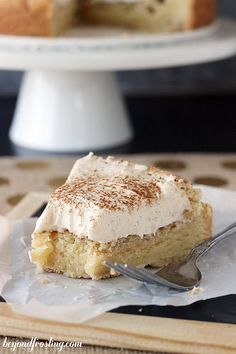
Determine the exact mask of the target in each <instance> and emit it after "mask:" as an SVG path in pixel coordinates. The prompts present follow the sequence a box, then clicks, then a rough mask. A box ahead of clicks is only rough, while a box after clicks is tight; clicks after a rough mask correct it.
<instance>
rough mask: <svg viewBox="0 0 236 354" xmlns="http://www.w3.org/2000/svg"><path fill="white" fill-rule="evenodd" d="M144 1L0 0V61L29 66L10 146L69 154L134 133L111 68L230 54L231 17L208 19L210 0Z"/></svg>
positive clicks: (233, 47)
mask: <svg viewBox="0 0 236 354" xmlns="http://www.w3.org/2000/svg"><path fill="white" fill-rule="evenodd" d="M108 1H110V2H108ZM123 1H124V0H123ZM125 1H128V0H125ZM129 1H131V0H129ZM132 1H133V0H132ZM150 1H151V0H142V1H135V2H132V3H131V2H128V3H126V2H121V1H118V2H116V1H114V3H113V0H106V2H105V1H104V0H103V1H102V0H101V1H100V0H96V1H95V0H94V1H93V2H92V1H91V0H90V1H74V0H67V1H66V0H64V1H63V0H60V1H59V0H58V1H56V0H54V1H52V0H37V1H36V0H34V1H30V0H18V1H11V2H9V1H6V0H0V33H2V34H1V35H0V68H2V69H7V70H26V71H27V72H26V74H25V77H24V80H23V83H22V88H21V91H20V94H19V97H18V103H17V108H16V112H15V117H14V120H13V124H12V127H11V130H10V137H11V140H12V141H13V142H14V143H15V144H16V145H17V146H20V147H24V148H28V149H36V150H44V151H54V152H68V153H70V152H75V151H76V152H79V151H81V152H84V151H88V150H101V149H108V148H112V147H116V146H118V145H121V144H125V143H127V142H129V141H130V139H131V138H132V136H133V133H132V127H131V126H130V123H129V120H128V117H127V113H126V109H125V106H124V104H123V100H122V96H121V94H120V92H119V87H118V85H117V83H116V78H115V75H114V73H113V72H114V71H117V70H127V69H129V70H137V69H147V68H164V67H171V66H179V65H186V64H195V63H202V62H207V61H212V60H218V59H223V58H227V57H229V56H232V55H234V54H235V53H236V40H235V31H236V25H235V23H234V22H232V21H229V20H218V21H216V22H215V23H213V24H211V23H212V21H213V19H214V17H215V0H205V1H202V0H197V1H195V0H166V1H156V0H155V6H154V5H153V6H154V8H153V7H152V6H151V5H150ZM183 4H184V5H183ZM144 7H145V9H146V10H145V13H144ZM118 8H119V11H118V10H117V9H118ZM128 8H129V9H130V11H128V10H127V9H128ZM88 9H90V10H89V14H90V15H91V17H90V16H88ZM101 9H104V11H101ZM105 9H106V11H105ZM138 9H139V10H138ZM142 9H143V10H142ZM154 10H155V11H154ZM95 12H96V15H97V16H95V17H94V15H93V16H92V14H95ZM118 13H120V17H119V18H118V17H117V16H118V15H117V14H118ZM102 14H104V18H103V19H102V17H101V15H102ZM105 14H106V16H105ZM134 14H136V15H135V20H134V17H133V15H134ZM138 14H139V16H138ZM151 17H153V19H154V18H155V20H153V21H151ZM115 18H116V19H115ZM128 18H129V19H128ZM111 19H112V20H111ZM148 19H150V21H149V20H148ZM85 22H86V25H85ZM151 23H152V24H153V25H151ZM97 24H103V25H106V27H103V26H97ZM111 24H112V25H120V27H114V26H111ZM148 24H149V25H150V26H148ZM154 24H155V26H154ZM108 25H109V26H108ZM207 25H208V26H207ZM122 26H123V27H122ZM202 26H203V27H202ZM199 27H200V28H199ZM68 28H69V29H68ZM131 28H133V29H131ZM193 28H194V30H189V29H193ZM140 29H141V30H142V31H140ZM180 30H182V31H180ZM150 31H152V33H150ZM153 32H156V33H153ZM159 32H168V33H159ZM56 35H59V36H57V37H56V38H55V36H56ZM36 36H37V37H36ZM53 36H54V37H53ZM48 37H49V38H48Z"/></svg>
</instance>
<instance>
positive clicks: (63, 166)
mask: <svg viewBox="0 0 236 354" xmlns="http://www.w3.org/2000/svg"><path fill="white" fill-rule="evenodd" d="M122 157H123V158H127V159H129V160H132V161H135V162H140V163H145V164H148V165H156V166H159V167H161V168H165V169H169V170H172V171H173V172H175V173H177V174H179V175H181V176H187V177H189V178H190V180H191V181H192V182H194V183H201V184H207V185H213V186H218V187H224V188H228V189H231V190H236V178H235V177H236V154H148V155H144V154H142V155H129V156H122ZM75 160H76V158H75V157H67V158H61V157H55V158H45V157H43V158H37V159H35V158H33V159H32V158H30V159H28V158H8V157H6V158H0V192H1V193H0V214H6V213H8V212H9V211H10V210H11V208H12V207H13V206H15V205H16V204H17V203H18V202H19V201H20V200H21V199H22V198H23V197H24V196H25V195H26V194H27V193H29V192H31V191H34V192H37V191H39V192H48V193H50V192H52V191H53V190H54V189H55V188H56V187H57V186H58V185H60V184H62V183H63V182H64V181H65V179H66V177H67V175H68V172H69V171H70V169H71V167H72V165H73V162H74V161H75ZM3 339H4V337H2V338H1V339H0V352H2V351H1V349H2V343H3ZM16 340H19V339H16ZM10 352H11V351H10V349H4V353H10ZM17 352H18V353H20V352H21V351H17ZM23 352H24V351H23V350H22V353H23ZM35 352H36V353H39V352H44V353H49V352H50V353H56V352H57V351H56V349H55V350H54V349H52V348H51V349H50V350H49V349H44V350H43V351H42V350H40V349H39V348H38V349H37V350H35ZM63 352H66V353H67V352H71V353H73V352H75V351H74V350H73V349H65V350H64V351H63ZM79 352H80V353H83V354H84V353H109V354H110V353H111V354H116V353H124V354H126V353H134V354H136V353H144V352H143V351H142V352H141V351H130V350H126V349H111V348H105V347H98V346H88V345H87V346H84V347H83V348H82V349H79ZM232 353H233V352H232Z"/></svg>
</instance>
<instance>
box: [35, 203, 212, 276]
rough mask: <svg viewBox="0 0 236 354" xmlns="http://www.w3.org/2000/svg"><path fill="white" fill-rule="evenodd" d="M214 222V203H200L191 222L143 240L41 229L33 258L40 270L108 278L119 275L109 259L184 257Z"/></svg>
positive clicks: (154, 262) (160, 261)
mask: <svg viewBox="0 0 236 354" xmlns="http://www.w3.org/2000/svg"><path fill="white" fill-rule="evenodd" d="M211 224H212V210H211V208H210V206H209V205H207V204H200V206H199V205H198V206H197V205H196V210H195V212H194V213H193V215H192V217H191V218H190V219H189V220H188V221H187V222H184V223H183V222H177V223H173V224H171V225H169V226H166V227H164V228H161V229H159V230H158V231H157V232H156V233H155V235H147V236H145V237H143V239H142V238H140V237H139V236H137V235H130V236H129V237H127V238H121V239H119V240H118V241H116V242H107V243H99V242H95V241H90V240H88V239H79V238H78V237H76V236H75V235H73V234H72V233H70V232H68V231H65V232H47V231H45V232H38V233H35V234H34V239H33V243H32V246H33V251H32V252H31V258H32V261H33V262H34V263H35V264H36V265H37V267H38V270H39V271H42V270H45V271H48V272H55V273H61V274H64V275H66V276H69V277H72V278H81V277H82V278H92V279H102V278H108V277H110V276H114V275H118V274H116V273H115V272H114V271H112V270H110V269H109V268H107V267H106V266H105V265H104V262H105V261H108V260H109V261H112V262H119V263H124V264H129V265H134V266H145V265H150V266H152V267H157V268H158V267H162V266H164V265H167V264H170V263H173V262H175V261H179V260H182V259H184V258H185V257H186V256H187V255H188V254H189V253H190V252H191V250H192V249H193V248H194V247H196V246H197V245H199V244H201V243H202V242H203V241H204V240H206V239H209V238H210V237H211Z"/></svg>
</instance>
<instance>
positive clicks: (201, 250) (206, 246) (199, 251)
mask: <svg viewBox="0 0 236 354" xmlns="http://www.w3.org/2000/svg"><path fill="white" fill-rule="evenodd" d="M235 231H236V222H235V223H233V224H231V225H229V226H228V227H226V228H225V229H224V230H223V231H221V232H219V233H218V234H216V235H215V237H214V238H213V239H211V240H209V241H205V242H203V243H201V244H200V245H199V246H198V247H196V248H195V249H194V250H193V251H192V252H191V254H190V257H195V258H196V259H197V258H199V257H201V256H202V255H203V254H205V253H206V252H208V251H209V250H210V249H212V248H213V247H214V246H215V245H217V244H218V243H219V242H221V241H223V240H224V239H225V238H227V237H228V236H231V235H232V234H233V233H234V232H235Z"/></svg>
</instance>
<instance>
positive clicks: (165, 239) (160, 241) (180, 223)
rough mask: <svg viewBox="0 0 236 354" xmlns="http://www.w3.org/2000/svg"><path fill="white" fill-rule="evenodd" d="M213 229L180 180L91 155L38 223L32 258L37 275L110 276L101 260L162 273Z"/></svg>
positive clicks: (195, 194) (195, 193) (207, 211)
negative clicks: (156, 268) (52, 273)
mask: <svg viewBox="0 0 236 354" xmlns="http://www.w3.org/2000/svg"><path fill="white" fill-rule="evenodd" d="M211 226H212V210H211V207H210V206H209V205H208V204H204V203H202V202H201V200H200V192H199V190H197V189H194V188H193V187H192V186H191V184H190V183H189V182H188V181H187V180H186V179H182V178H180V177H177V176H175V175H173V174H171V173H169V172H166V171H162V170H159V169H157V168H155V167H147V166H144V165H139V164H134V163H131V162H127V161H122V160H116V159H114V158H113V157H108V158H106V159H103V158H101V157H97V156H95V155H93V154H92V153H90V154H89V155H87V156H86V157H84V158H82V159H79V160H78V161H77V162H76V163H75V165H74V167H73V168H72V171H71V173H70V175H69V177H68V179H67V181H66V183H65V184H64V185H63V186H61V187H59V188H58V189H57V190H56V191H55V193H54V194H52V196H51V198H50V200H49V203H48V205H47V207H46V209H45V210H44V212H43V214H42V215H41V217H40V218H39V219H38V222H37V225H36V229H35V231H34V233H33V235H32V251H31V260H32V262H33V263H35V264H36V266H37V268H38V270H39V271H47V272H55V273H60V274H64V275H66V276H68V277H72V278H92V279H103V278H109V277H110V276H112V275H116V274H115V273H114V271H112V270H111V269H109V268H108V267H106V266H105V264H104V262H105V261H107V260H110V261H112V262H119V263H124V264H129V265H135V266H146V265H150V266H152V267H162V266H164V265H167V264H169V263H172V262H174V261H178V260H182V259H184V258H185V257H186V256H187V255H188V254H189V252H190V251H191V250H192V249H193V248H194V247H195V246H197V245H198V244H200V243H202V242H203V241H204V240H206V239H209V238H210V237H211Z"/></svg>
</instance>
